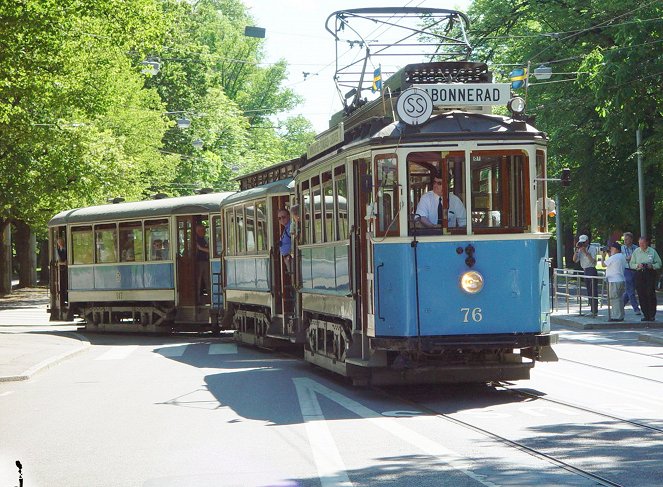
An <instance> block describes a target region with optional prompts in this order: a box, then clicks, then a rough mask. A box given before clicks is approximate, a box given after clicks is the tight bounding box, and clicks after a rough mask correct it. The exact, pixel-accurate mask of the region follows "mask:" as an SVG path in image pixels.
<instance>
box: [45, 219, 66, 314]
mask: <svg viewBox="0 0 663 487" xmlns="http://www.w3.org/2000/svg"><path fill="white" fill-rule="evenodd" d="M50 241H51V246H52V247H51V276H50V277H51V320H64V319H67V318H66V317H65V314H64V310H65V309H66V308H67V290H68V288H69V282H68V271H67V232H66V227H57V228H53V229H52V230H51V239H50Z"/></svg>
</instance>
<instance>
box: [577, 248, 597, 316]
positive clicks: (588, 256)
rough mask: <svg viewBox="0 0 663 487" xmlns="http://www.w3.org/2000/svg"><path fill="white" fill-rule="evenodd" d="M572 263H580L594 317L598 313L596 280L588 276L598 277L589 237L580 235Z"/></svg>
mask: <svg viewBox="0 0 663 487" xmlns="http://www.w3.org/2000/svg"><path fill="white" fill-rule="evenodd" d="M573 262H580V267H582V270H583V272H584V273H585V276H588V278H587V279H585V287H586V288H587V296H588V297H589V305H590V307H591V308H592V316H596V315H597V314H598V312H599V292H598V291H599V287H598V283H597V279H592V278H591V277H590V276H598V272H596V249H593V248H591V247H590V246H589V237H587V235H580V237H578V243H577V244H576V251H575V252H574V254H573Z"/></svg>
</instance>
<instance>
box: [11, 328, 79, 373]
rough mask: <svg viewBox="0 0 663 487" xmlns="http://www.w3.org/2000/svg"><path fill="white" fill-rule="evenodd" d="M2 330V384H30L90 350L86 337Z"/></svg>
mask: <svg viewBox="0 0 663 487" xmlns="http://www.w3.org/2000/svg"><path fill="white" fill-rule="evenodd" d="M0 330H1V331H0V382H10V381H19V380H28V379H30V378H32V376H33V375H34V374H36V373H37V372H41V371H42V370H45V369H48V368H49V367H53V366H55V365H57V364H59V363H60V362H63V361H64V360H67V359H69V358H71V357H73V356H75V355H77V354H79V353H81V352H84V351H85V350H87V348H88V347H89V346H90V342H88V340H87V339H86V338H85V337H84V336H83V335H81V334H79V333H76V332H73V331H41V330H36V331H35V330H32V331H28V332H27V333H23V332H17V331H9V332H7V331H5V330H4V329H3V328H0Z"/></svg>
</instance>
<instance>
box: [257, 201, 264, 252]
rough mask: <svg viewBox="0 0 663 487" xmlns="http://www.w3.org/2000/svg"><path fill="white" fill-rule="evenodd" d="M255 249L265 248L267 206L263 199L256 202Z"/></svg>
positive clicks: (262, 249)
mask: <svg viewBox="0 0 663 487" xmlns="http://www.w3.org/2000/svg"><path fill="white" fill-rule="evenodd" d="M255 221H256V250H257V251H258V252H264V251H265V250H267V207H266V204H265V202H264V201H258V202H257V203H256V218H255Z"/></svg>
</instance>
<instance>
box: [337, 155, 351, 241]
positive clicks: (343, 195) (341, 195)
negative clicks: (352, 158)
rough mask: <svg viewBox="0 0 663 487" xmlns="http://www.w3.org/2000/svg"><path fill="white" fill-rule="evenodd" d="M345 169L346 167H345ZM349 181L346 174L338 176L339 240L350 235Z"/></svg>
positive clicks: (345, 238)
mask: <svg viewBox="0 0 663 487" xmlns="http://www.w3.org/2000/svg"><path fill="white" fill-rule="evenodd" d="M344 169H345V168H344ZM347 198H348V183H347V180H346V179H345V174H344V173H343V174H342V175H341V176H337V177H336V215H337V222H338V240H347V239H348V238H349V235H348V228H349V226H348V200H347Z"/></svg>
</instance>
